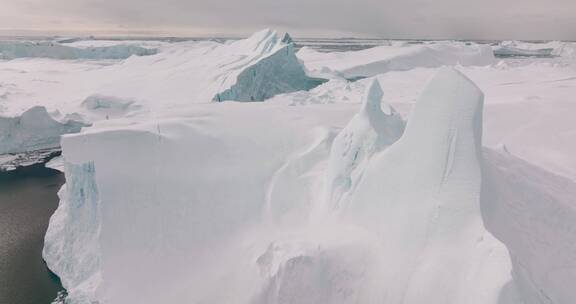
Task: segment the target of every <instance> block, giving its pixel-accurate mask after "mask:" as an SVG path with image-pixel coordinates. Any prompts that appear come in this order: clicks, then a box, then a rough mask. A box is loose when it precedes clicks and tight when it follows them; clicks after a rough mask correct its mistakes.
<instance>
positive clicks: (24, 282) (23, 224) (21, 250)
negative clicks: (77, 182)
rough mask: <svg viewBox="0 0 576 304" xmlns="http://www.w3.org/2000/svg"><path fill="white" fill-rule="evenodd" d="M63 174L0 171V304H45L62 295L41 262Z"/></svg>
mask: <svg viewBox="0 0 576 304" xmlns="http://www.w3.org/2000/svg"><path fill="white" fill-rule="evenodd" d="M63 183H64V175H63V174H62V173H60V172H58V171H55V170H52V169H47V168H45V167H44V165H42V164H38V165H34V166H30V167H26V168H20V169H18V170H15V171H11V172H0V304H46V303H51V302H52V300H54V298H56V295H57V292H58V291H60V290H62V286H61V285H60V280H59V279H58V277H56V276H55V275H54V274H52V273H51V272H50V271H49V270H48V269H47V268H46V264H45V263H44V261H43V260H42V247H43V244H44V233H45V232H46V228H47V227H48V220H49V219H50V216H51V215H52V213H53V212H54V210H56V207H57V206H58V197H57V195H56V193H57V191H58V189H60V186H62V184H63Z"/></svg>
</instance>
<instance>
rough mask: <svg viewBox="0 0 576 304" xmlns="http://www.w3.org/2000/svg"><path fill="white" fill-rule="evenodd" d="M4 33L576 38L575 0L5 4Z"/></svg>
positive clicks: (57, 0)
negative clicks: (268, 30) (265, 31)
mask: <svg viewBox="0 0 576 304" xmlns="http://www.w3.org/2000/svg"><path fill="white" fill-rule="evenodd" d="M0 2H3V3H1V6H2V10H1V11H0V28H9V29H55V30H56V29H57V30H70V31H73V30H77V31H90V30H95V29H99V30H102V31H111V32H113V31H125V32H130V31H142V30H146V31H150V32H168V33H169V32H172V31H173V32H175V33H187V32H188V33H197V34H205V35H211V34H226V33H229V34H232V35H246V34H248V33H249V32H252V31H254V30H257V29H260V28H263V27H273V28H279V29H280V30H287V31H292V32H295V33H296V34H297V35H300V36H303V35H307V36H313V35H318V34H323V33H324V34H329V35H347V34H353V35H362V36H376V37H382V38H475V39H576V32H574V31H572V29H573V28H576V1H572V0H507V1H506V0H483V1H480V0H476V1H471V0H394V1H391V0H355V1H350V0H236V1H230V0H164V1H152V0H0Z"/></svg>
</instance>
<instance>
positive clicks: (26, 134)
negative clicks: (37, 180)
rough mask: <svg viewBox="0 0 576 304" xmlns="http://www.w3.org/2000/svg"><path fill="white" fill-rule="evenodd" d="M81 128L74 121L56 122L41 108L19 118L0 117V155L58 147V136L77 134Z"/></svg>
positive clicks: (80, 125) (29, 111)
mask: <svg viewBox="0 0 576 304" xmlns="http://www.w3.org/2000/svg"><path fill="white" fill-rule="evenodd" d="M83 126H84V124H82V123H79V122H75V121H68V122H65V123H61V122H58V121H56V120H54V119H53V118H52V117H51V116H50V115H49V114H48V112H46V108H44V107H41V106H38V107H33V108H31V109H29V110H27V111H26V112H24V113H22V115H21V116H17V117H0V154H5V153H16V152H24V151H32V150H40V149H46V148H53V147H58V146H59V144H60V135H62V134H67V133H75V132H79V131H80V129H81V128H82V127H83Z"/></svg>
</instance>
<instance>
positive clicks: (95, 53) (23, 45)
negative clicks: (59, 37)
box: [0, 41, 157, 60]
mask: <svg viewBox="0 0 576 304" xmlns="http://www.w3.org/2000/svg"><path fill="white" fill-rule="evenodd" d="M156 52H157V51H156V50H155V49H149V48H143V47H140V46H137V45H112V46H103V47H87V48H75V47H70V46H66V45H62V44H59V43H56V42H28V41H0V59H4V60H10V59H15V58H30V57H42V58H53V59H126V58H128V57H130V56H132V55H137V56H146V55H152V54H155V53H156Z"/></svg>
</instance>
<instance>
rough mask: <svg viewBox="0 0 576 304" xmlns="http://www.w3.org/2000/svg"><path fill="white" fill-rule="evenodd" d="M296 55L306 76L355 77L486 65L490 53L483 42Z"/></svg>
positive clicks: (309, 51)
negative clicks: (443, 67)
mask: <svg viewBox="0 0 576 304" xmlns="http://www.w3.org/2000/svg"><path fill="white" fill-rule="evenodd" d="M297 56H298V58H299V59H300V60H302V61H303V62H304V65H305V66H306V68H307V69H308V71H309V73H310V75H318V76H322V77H330V76H332V77H334V76H336V77H344V78H347V79H356V78H362V77H371V76H375V75H377V74H382V73H386V72H390V71H406V70H411V69H414V68H419V67H423V68H432V67H440V66H446V65H447V66H454V65H464V66H466V65H489V64H492V63H494V61H495V60H494V54H493V52H492V49H491V48H490V46H487V45H464V44H462V45H457V44H441V43H438V44H427V45H408V46H378V47H373V48H369V49H365V50H361V51H350V52H333V53H322V52H318V51H315V50H313V49H311V48H306V47H304V48H302V49H301V50H300V51H298V53H297Z"/></svg>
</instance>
